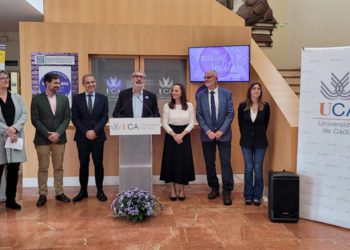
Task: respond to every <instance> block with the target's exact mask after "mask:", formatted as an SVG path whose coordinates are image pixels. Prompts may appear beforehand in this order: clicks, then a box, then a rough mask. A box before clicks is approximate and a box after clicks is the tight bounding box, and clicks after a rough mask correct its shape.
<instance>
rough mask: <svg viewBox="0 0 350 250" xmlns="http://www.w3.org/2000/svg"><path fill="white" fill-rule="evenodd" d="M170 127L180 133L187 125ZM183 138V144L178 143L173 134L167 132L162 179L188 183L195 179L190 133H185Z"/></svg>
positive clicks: (161, 172)
mask: <svg viewBox="0 0 350 250" xmlns="http://www.w3.org/2000/svg"><path fill="white" fill-rule="evenodd" d="M170 127H171V128H172V129H173V131H174V132H175V133H176V134H179V133H181V132H182V131H183V130H184V129H185V128H186V127H187V125H183V126H175V125H170ZM182 140H183V142H182V143H181V144H177V143H176V142H175V140H174V139H173V137H172V136H171V135H169V134H168V133H166V134H165V138H164V149H163V159H162V168H161V171H160V179H161V180H163V181H165V182H166V183H169V182H175V183H178V184H184V185H187V184H188V182H189V181H194V180H195V174H194V165H193V157H192V146H191V136H190V134H187V135H185V136H184V137H183V139H182Z"/></svg>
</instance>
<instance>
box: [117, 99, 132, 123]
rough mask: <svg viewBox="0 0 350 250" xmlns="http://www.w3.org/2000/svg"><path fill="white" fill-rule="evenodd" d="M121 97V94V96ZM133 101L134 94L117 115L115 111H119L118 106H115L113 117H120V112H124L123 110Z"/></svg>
mask: <svg viewBox="0 0 350 250" xmlns="http://www.w3.org/2000/svg"><path fill="white" fill-rule="evenodd" d="M119 98H120V96H119ZM118 101H119V100H118ZM131 101H132V96H131V98H130V99H129V100H128V101H127V102H126V103H125V104H124V105H123V106H122V107H121V109H120V110H119V112H118V113H117V115H115V113H116V112H117V110H116V108H117V106H116V107H115V109H114V111H113V117H116V118H119V117H120V114H121V113H122V111H123V110H124V109H125V108H126V106H127V105H128V104H129V103H130V102H131Z"/></svg>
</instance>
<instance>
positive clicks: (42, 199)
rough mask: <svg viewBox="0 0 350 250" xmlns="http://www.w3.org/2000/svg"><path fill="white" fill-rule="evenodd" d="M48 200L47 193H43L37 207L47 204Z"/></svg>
mask: <svg viewBox="0 0 350 250" xmlns="http://www.w3.org/2000/svg"><path fill="white" fill-rule="evenodd" d="M46 201H47V199H46V195H43V194H41V195H40V196H39V199H38V201H37V202H36V206H37V207H42V206H44V205H45V203H46Z"/></svg>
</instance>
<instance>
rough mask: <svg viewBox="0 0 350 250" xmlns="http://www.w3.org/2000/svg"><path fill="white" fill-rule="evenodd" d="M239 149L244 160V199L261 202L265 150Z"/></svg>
mask: <svg viewBox="0 0 350 250" xmlns="http://www.w3.org/2000/svg"><path fill="white" fill-rule="evenodd" d="M241 148H242V153H243V158H244V198H245V199H246V200H261V198H262V194H263V190H264V178H263V162H264V156H265V152H266V148H254V147H249V148H246V147H241ZM253 172H254V177H255V178H254V177H253Z"/></svg>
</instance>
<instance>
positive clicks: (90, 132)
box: [72, 74, 108, 202]
mask: <svg viewBox="0 0 350 250" xmlns="http://www.w3.org/2000/svg"><path fill="white" fill-rule="evenodd" d="M82 83H83V86H84V88H85V92H83V93H81V94H79V95H75V96H74V97H73V102H72V122H73V124H74V126H75V128H76V131H75V135H74V140H75V141H76V143H77V148H78V154H79V161H80V170H79V182H80V192H79V194H78V195H77V196H75V197H74V198H73V202H79V201H81V200H83V199H85V198H87V197H88V192H87V186H88V180H89V161H90V154H91V155H92V160H93V162H94V166H95V182H96V188H97V194H96V197H97V199H98V200H100V201H106V200H107V197H106V195H105V194H104V192H103V177H104V169H103V148H104V143H105V140H106V134H105V130H104V127H105V125H106V123H107V121H108V99H107V96H105V95H103V94H100V93H97V92H96V91H95V90H96V80H95V77H94V76H93V75H91V74H87V75H84V76H83V78H82Z"/></svg>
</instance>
